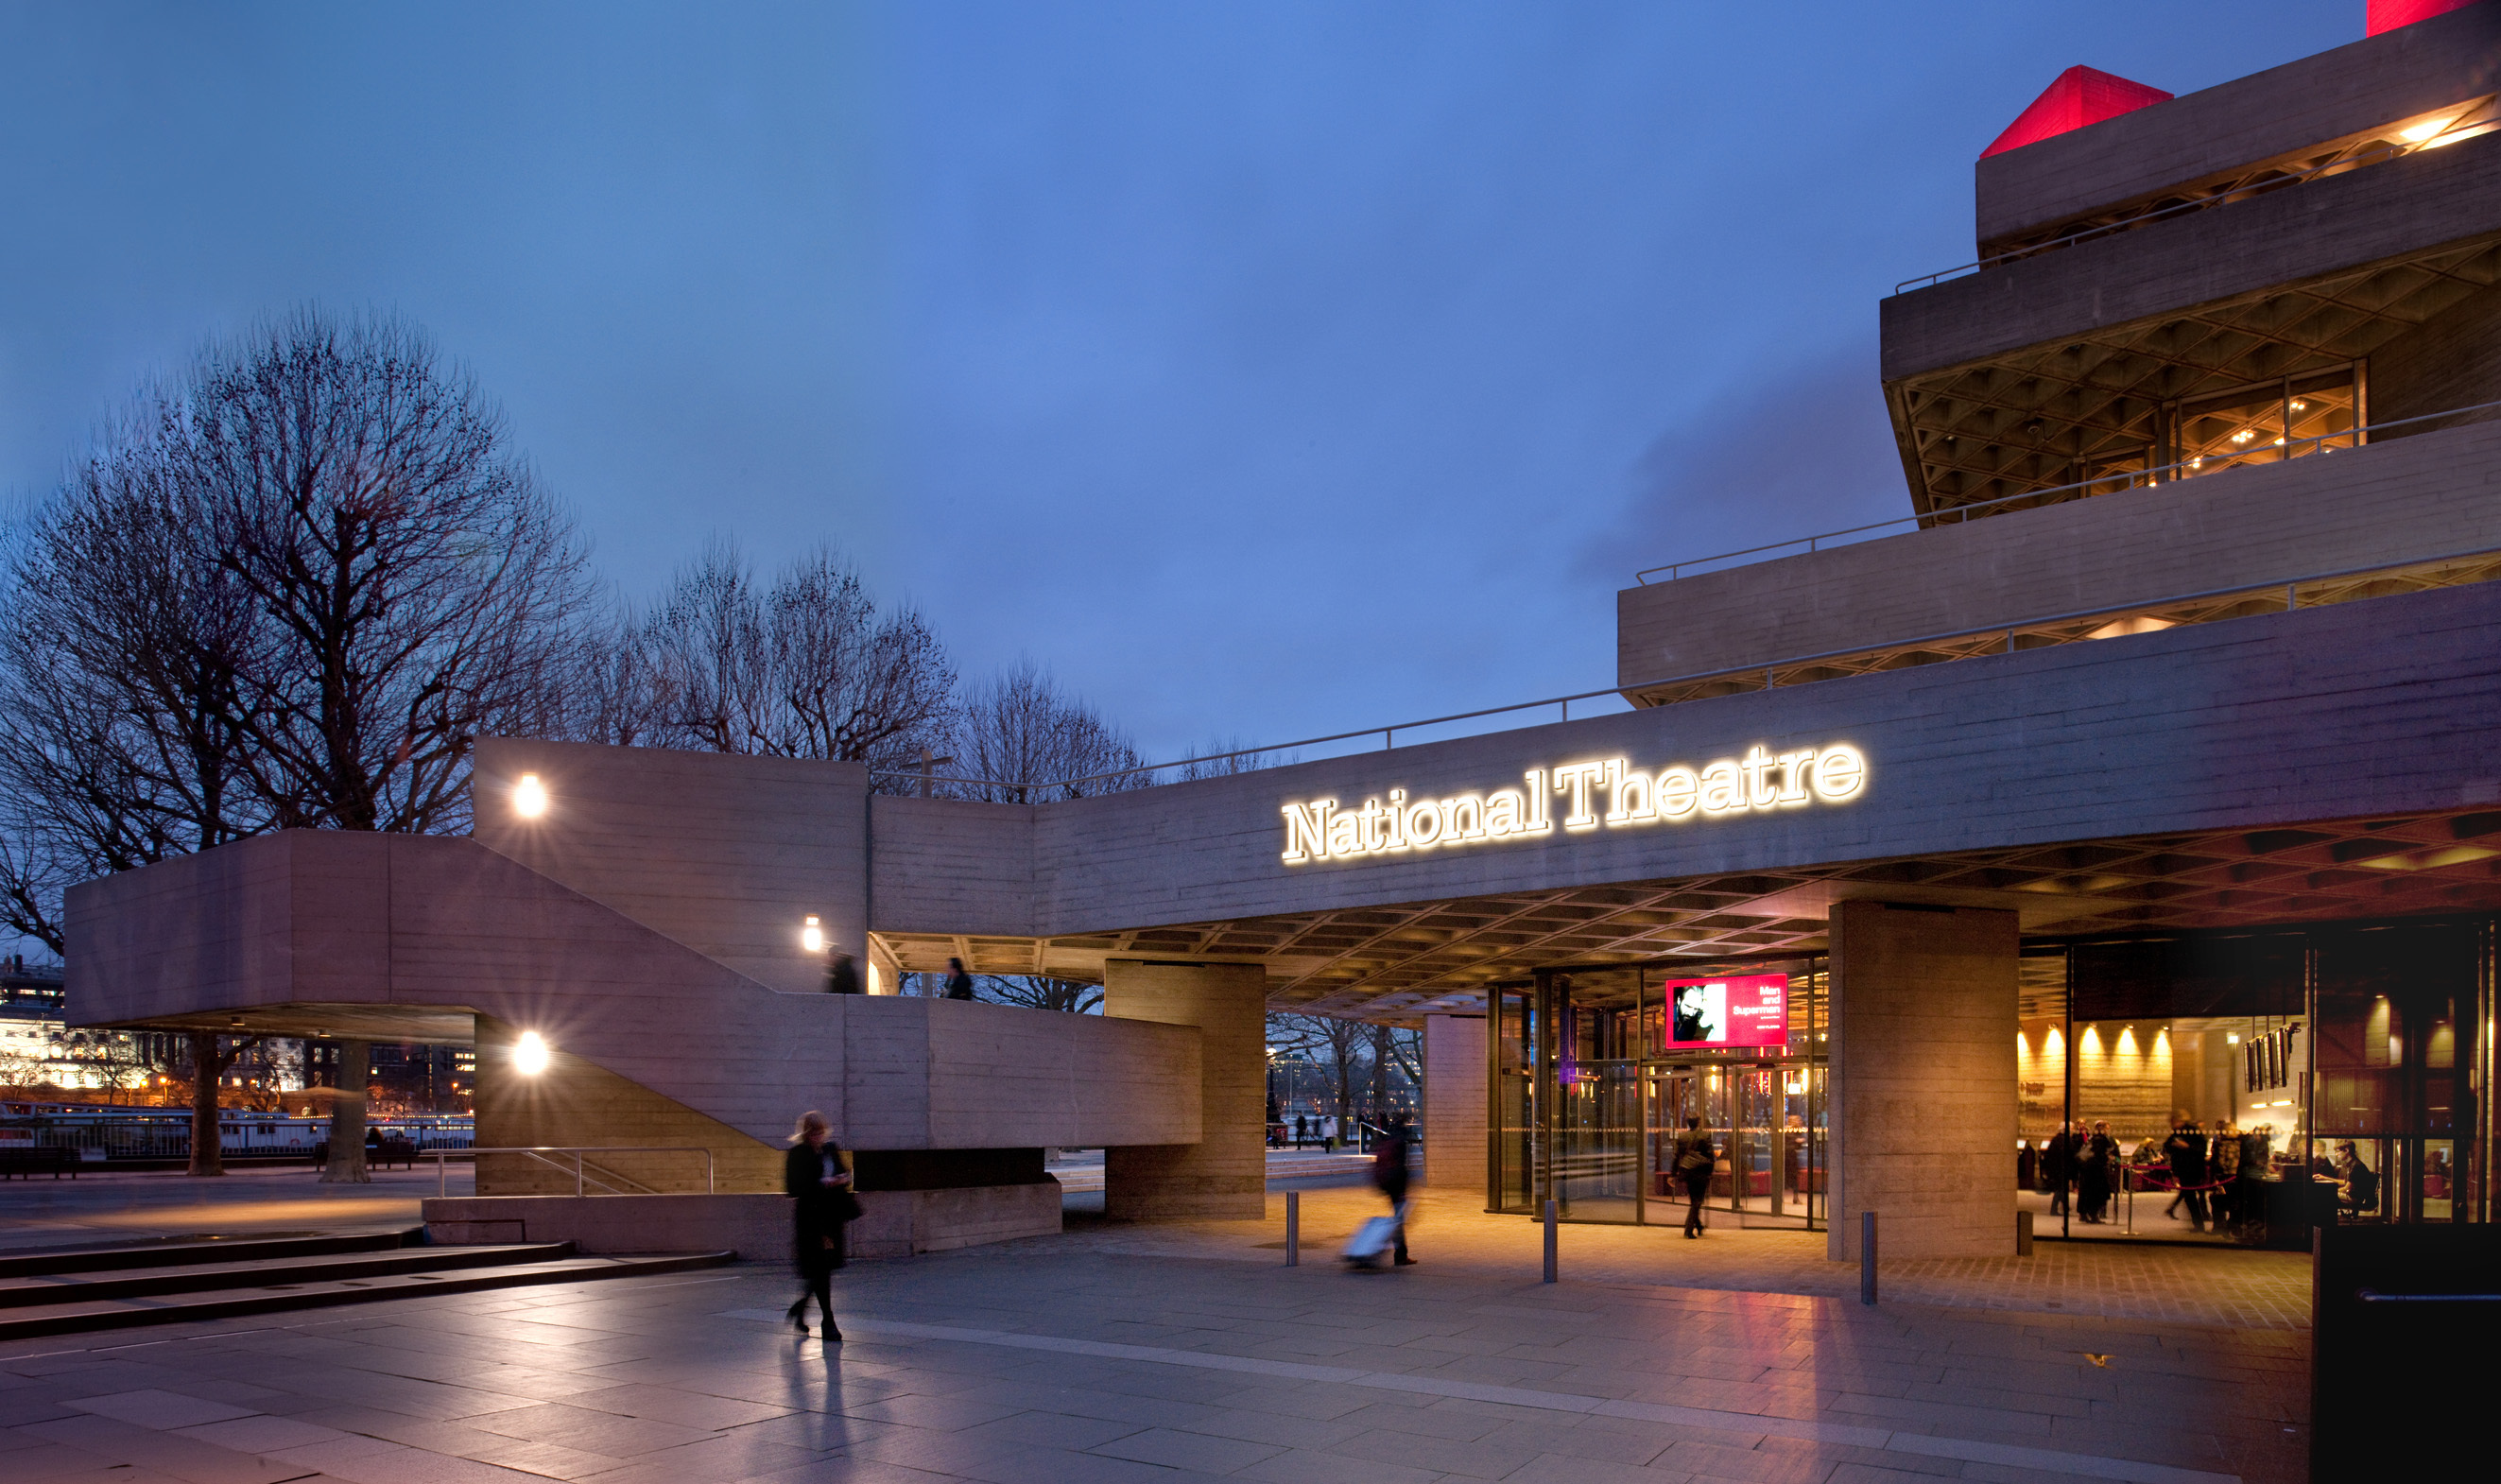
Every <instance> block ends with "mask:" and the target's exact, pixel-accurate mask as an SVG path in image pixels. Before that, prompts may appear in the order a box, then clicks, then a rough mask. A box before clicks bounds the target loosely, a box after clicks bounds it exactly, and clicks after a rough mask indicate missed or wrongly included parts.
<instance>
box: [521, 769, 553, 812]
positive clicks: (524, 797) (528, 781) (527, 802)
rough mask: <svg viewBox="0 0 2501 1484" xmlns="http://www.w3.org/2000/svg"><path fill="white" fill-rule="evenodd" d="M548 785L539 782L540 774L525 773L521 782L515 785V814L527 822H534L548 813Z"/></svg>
mask: <svg viewBox="0 0 2501 1484" xmlns="http://www.w3.org/2000/svg"><path fill="white" fill-rule="evenodd" d="M547 806H548V793H547V785H546V784H543V783H541V782H539V775H538V774H536V773H523V774H522V775H521V781H520V782H519V783H517V784H515V785H513V812H514V813H515V814H517V815H519V816H520V817H521V818H523V819H525V820H534V819H537V818H538V817H539V816H540V815H542V814H545V813H547Z"/></svg>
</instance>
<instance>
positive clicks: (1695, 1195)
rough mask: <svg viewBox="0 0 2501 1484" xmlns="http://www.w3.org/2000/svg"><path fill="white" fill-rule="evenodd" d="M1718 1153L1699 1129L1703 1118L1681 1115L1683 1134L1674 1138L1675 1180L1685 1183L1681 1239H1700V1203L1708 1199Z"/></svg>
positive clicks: (1693, 1115)
mask: <svg viewBox="0 0 2501 1484" xmlns="http://www.w3.org/2000/svg"><path fill="white" fill-rule="evenodd" d="M1718 1164H1719V1151H1718V1149H1717V1146H1715V1145H1714V1144H1713V1143H1712V1142H1711V1135H1710V1133H1709V1132H1708V1131H1706V1130H1704V1129H1703V1127H1702V1115H1700V1114H1698V1113H1687V1114H1686V1115H1684V1132H1683V1133H1680V1134H1678V1135H1677V1136H1676V1178H1677V1179H1679V1180H1682V1181H1684V1235H1685V1239H1686V1240H1688V1241H1690V1240H1693V1239H1695V1238H1698V1237H1700V1236H1701V1235H1702V1202H1704V1201H1705V1200H1708V1199H1710V1198H1711V1172H1712V1170H1714V1169H1715V1168H1717V1166H1718Z"/></svg>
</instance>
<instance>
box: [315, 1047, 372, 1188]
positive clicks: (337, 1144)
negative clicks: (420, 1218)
mask: <svg viewBox="0 0 2501 1484" xmlns="http://www.w3.org/2000/svg"><path fill="white" fill-rule="evenodd" d="M370 1052H371V1048H370V1047H369V1046H368V1045H367V1043H365V1042H363V1041H341V1042H340V1043H339V1078H338V1084H339V1085H338V1089H337V1096H333V1097H332V1098H331V1099H330V1159H329V1163H328V1164H324V1165H322V1166H321V1183H322V1184H323V1185H366V1184H370V1183H372V1181H373V1178H374V1177H373V1175H372V1174H371V1173H369V1172H368V1171H367V1170H366V1169H365V1084H366V1083H367V1082H368V1081H369V1080H370V1079H371V1077H372V1075H373V1072H372V1066H371V1062H370Z"/></svg>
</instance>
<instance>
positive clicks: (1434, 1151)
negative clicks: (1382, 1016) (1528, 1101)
mask: <svg viewBox="0 0 2501 1484" xmlns="http://www.w3.org/2000/svg"><path fill="white" fill-rule="evenodd" d="M1485 1147H1486V1126H1485V1018H1484V1016H1482V1015H1427V1016H1425V1017H1424V1183H1425V1184H1426V1185H1429V1186H1431V1187H1432V1188H1433V1189H1435V1190H1447V1191H1458V1192H1462V1193H1473V1194H1475V1195H1478V1196H1483V1195H1484V1189H1485Z"/></svg>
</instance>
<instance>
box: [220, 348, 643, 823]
mask: <svg viewBox="0 0 2501 1484" xmlns="http://www.w3.org/2000/svg"><path fill="white" fill-rule="evenodd" d="M183 401H184V403H185V408H186V413H187V418H186V421H185V423H184V428H185V437H184V439H183V449H182V460H181V467H182V472H183V478H184V480H185V482H186V486H187V492H188V495H189V498H190V499H191V501H192V502H193V503H194V504H195V506H196V508H197V510H198V513H199V516H200V519H201V524H202V531H201V535H202V537H203V538H204V539H205V541H206V542H207V543H208V546H209V552H210V556H211V558H212V559H213V561H214V562H215V564H216V567H217V570H218V571H220V572H222V573H223V574H224V575H225V576H226V577H227V578H228V579H229V580H230V581H231V583H232V585H233V586H234V587H235V588H236V589H239V590H241V591H242V593H243V594H244V595H245V596H247V597H248V598H249V599H250V601H251V603H252V604H253V605H254V607H255V609H256V610H257V614H258V616H259V622H258V623H257V624H255V631H254V632H253V634H252V636H251V639H250V643H249V645H248V646H247V647H246V649H245V652H244V655H243V657H242V659H241V662H240V663H239V664H238V665H237V670H236V674H237V681H238V690H239V692H240V693H239V697H238V703H237V706H236V716H237V720H238V721H239V722H240V724H241V725H242V729H243V731H244V733H245V741H246V744H247V745H246V747H245V750H244V757H245V758H246V759H247V762H248V766H249V769H250V775H251V777H252V779H253V781H254V783H255V785H256V787H257V792H258V793H259V796H260V799H261V801H262V802H263V803H264V804H265V806H266V807H267V808H268V810H269V811H270V813H271V815H272V816H273V819H274V822H275V823H276V824H278V825H279V826H282V827H303V826H326V827H331V828H340V829H383V830H401V831H411V832H420V833H422V832H438V831H443V830H448V829H454V828H457V827H459V826H461V825H462V824H464V823H465V822H466V819H467V807H468V804H467V798H468V792H467V783H468V761H469V751H470V745H471V742H472V739H473V738H475V737H476V736H477V735H479V734H480V733H482V732H484V733H500V734H505V735H517V736H538V735H546V734H550V733H558V732H562V731H564V730H566V729H567V725H568V722H569V721H570V707H569V704H568V703H569V700H570V696H569V693H568V689H567V688H568V684H569V682H570V680H571V676H572V671H573V669H574V667H575V666H576V665H577V664H578V663H579V662H580V661H581V660H583V659H584V658H585V657H586V652H585V642H586V641H587V639H588V638H589V636H590V633H591V625H592V623H593V612H594V608H593V591H592V589H591V586H590V583H589V580H588V575H587V570H586V562H585V557H584V552H583V549H582V545H581V542H580V540H579V538H578V537H577V535H576V533H575V531H574V528H573V524H572V522H571V521H570V519H569V518H568V517H567V516H566V515H565V514H564V513H563V512H562V511H561V510H560V509H559V508H558V507H557V505H556V503H555V502H554V500H553V499H552V498H550V496H549V495H548V494H547V492H546V491H545V490H544V489H541V488H540V486H539V484H538V482H537V480H536V479H535V477H533V476H532V474H531V473H530V471H529V469H528V468H527V466H526V465H524V464H523V463H522V462H520V460H519V459H517V457H515V456H514V455H512V454H511V453H510V451H509V450H508V449H507V447H506V440H505V428H504V422H503V418H502V415H501V414H500V412H498V411H497V410H496V409H495V408H494V407H493V406H492V405H491V404H490V403H488V402H487V401H486V400H485V399H484V397H483V395H482V394H481V393H480V392H479V390H478V388H477V387H476V385H475V384H474V383H473V382H472V381H471V379H470V378H469V377H468V375H467V374H466V373H465V372H462V371H459V370H457V369H455V368H452V367H449V366H446V365H445V364H444V363H443V362H442V360H441V357H440V356H439V355H438V354H436V352H435V350H434V348H433V346H432V344H431V343H430V342H429V341H428V340H427V339H426V338H425V336H424V335H423V334H421V333H420V332H418V331H417V329H415V328H414V327H413V326H410V325H408V324H406V323H404V322H401V321H399V320H391V319H387V318H381V317H367V318H363V319H359V320H354V321H351V322H350V323H348V324H345V325H341V324H339V323H336V322H334V321H332V320H329V319H328V318H326V317H324V316H322V315H320V314H319V313H317V312H315V311H310V310H308V311H303V312H299V313H297V314H295V315H293V316H291V317H289V318H288V319H286V320H283V321H281V322H279V323H278V324H275V325H273V326H271V327H269V328H268V329H266V330H264V331H262V332H261V333H260V334H258V335H257V336H255V337H253V338H252V339H251V340H250V341H247V342H245V343H244V344H241V345H238V346H235V347H231V348H228V349H225V350H222V351H218V352H213V353H211V354H210V355H209V356H207V357H206V358H205V359H204V360H203V361H202V363H201V364H200V366H199V367H198V368H197V369H196V370H195V371H194V372H193V374H192V376H191V379H190V381H189V383H188V385H187V386H186V387H185V388H184V393H183Z"/></svg>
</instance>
